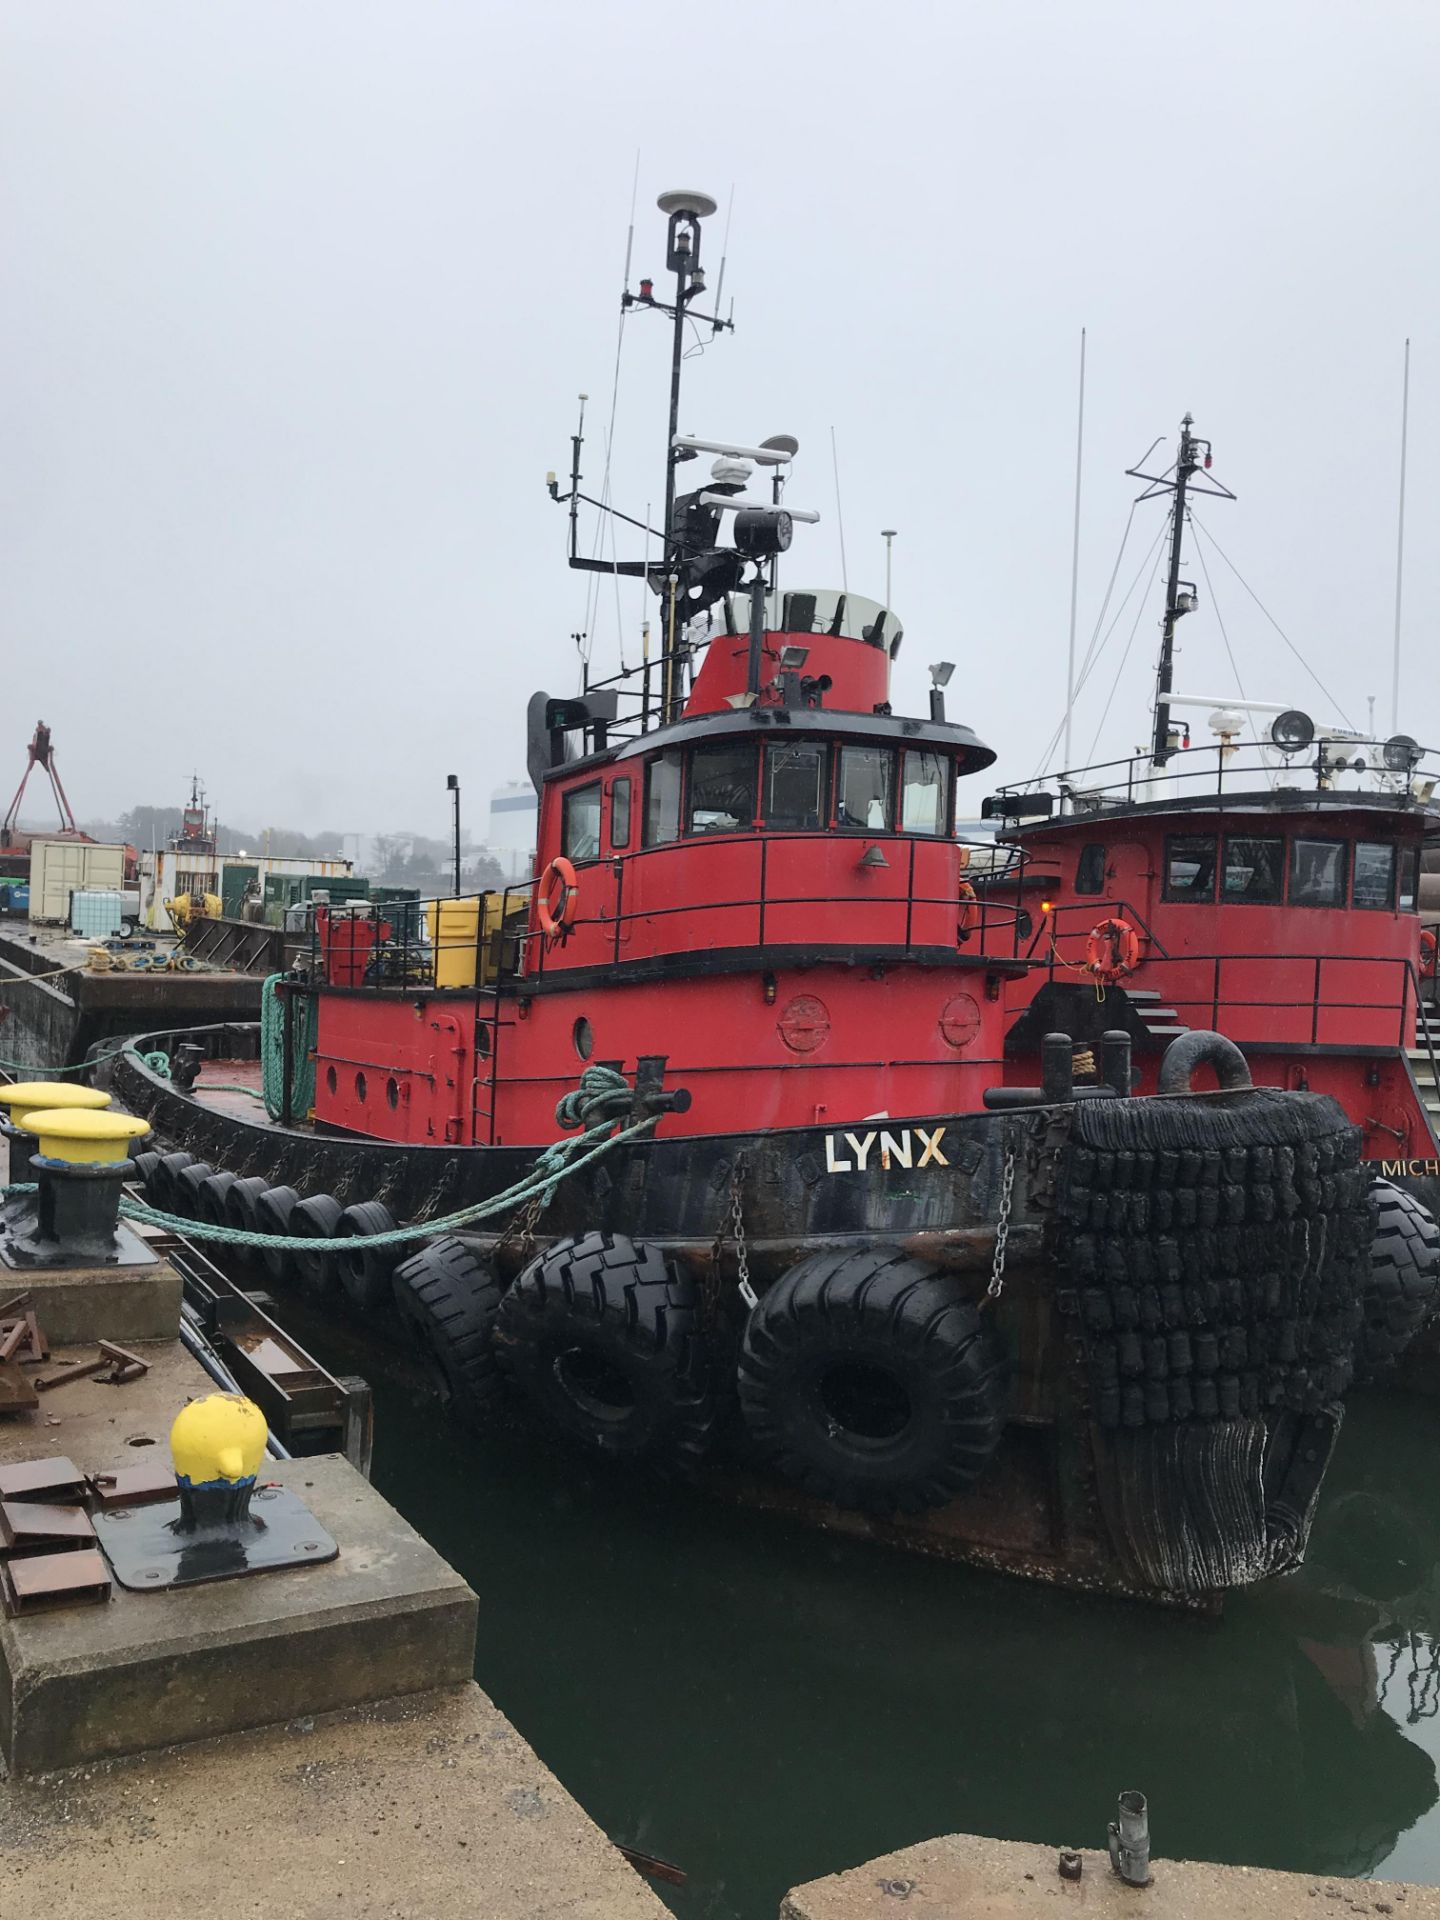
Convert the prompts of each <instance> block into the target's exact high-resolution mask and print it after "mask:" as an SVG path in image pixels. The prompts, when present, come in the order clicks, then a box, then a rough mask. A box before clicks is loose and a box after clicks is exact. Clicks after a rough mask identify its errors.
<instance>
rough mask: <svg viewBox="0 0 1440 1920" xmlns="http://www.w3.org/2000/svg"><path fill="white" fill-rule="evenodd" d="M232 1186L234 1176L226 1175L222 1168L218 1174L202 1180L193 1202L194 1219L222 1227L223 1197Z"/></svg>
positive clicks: (223, 1220)
mask: <svg viewBox="0 0 1440 1920" xmlns="http://www.w3.org/2000/svg"><path fill="white" fill-rule="evenodd" d="M234 1184H235V1176H234V1174H233V1173H227V1172H226V1171H225V1170H224V1168H223V1167H222V1168H221V1170H220V1172H219V1173H212V1174H211V1175H210V1177H209V1179H208V1180H203V1181H202V1182H201V1184H200V1191H199V1194H198V1195H197V1197H196V1202H195V1212H196V1217H197V1218H198V1219H201V1220H204V1221H206V1222H207V1223H208V1224H209V1225H210V1226H212V1227H223V1226H224V1225H225V1224H226V1222H225V1196H226V1194H227V1193H228V1192H229V1191H230V1189H231V1187H233V1186H234Z"/></svg>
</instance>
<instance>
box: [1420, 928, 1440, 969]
mask: <svg viewBox="0 0 1440 1920" xmlns="http://www.w3.org/2000/svg"><path fill="white" fill-rule="evenodd" d="M1437 957H1440V940H1437V938H1436V934H1435V929H1434V928H1433V927H1422V928H1421V929H1420V971H1421V973H1423V974H1424V975H1425V977H1426V979H1427V980H1433V979H1434V977H1435V963H1436V959H1437Z"/></svg>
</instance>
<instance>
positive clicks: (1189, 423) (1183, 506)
mask: <svg viewBox="0 0 1440 1920" xmlns="http://www.w3.org/2000/svg"><path fill="white" fill-rule="evenodd" d="M1194 424H1195V422H1194V418H1193V416H1192V415H1190V414H1188V413H1187V414H1186V416H1185V418H1184V419H1183V420H1182V421H1181V422H1180V447H1179V451H1178V452H1177V454H1176V456H1175V465H1174V466H1173V467H1172V468H1171V470H1170V472H1169V473H1166V474H1151V473H1145V472H1143V471H1142V470H1141V468H1139V467H1127V468H1126V470H1125V471H1126V472H1127V473H1128V474H1129V475H1130V476H1131V478H1132V479H1136V480H1145V481H1147V482H1148V483H1149V484H1148V486H1147V487H1146V490H1145V492H1144V493H1142V494H1140V495H1139V496H1138V498H1139V499H1141V500H1153V499H1155V498H1156V497H1157V496H1158V495H1159V494H1162V493H1168V494H1170V495H1171V496H1172V498H1171V502H1170V565H1169V569H1168V571H1167V572H1166V576H1165V616H1164V619H1163V620H1162V621H1161V624H1160V660H1159V664H1158V666H1157V667H1156V670H1155V710H1154V722H1153V727H1152V731H1151V742H1150V760H1151V764H1152V765H1153V766H1155V767H1163V766H1165V764H1166V763H1167V761H1168V760H1169V759H1170V756H1171V755H1172V754H1173V753H1174V751H1175V747H1174V745H1173V736H1172V734H1171V731H1170V694H1171V691H1172V690H1173V688H1174V685H1175V625H1176V622H1177V621H1178V620H1181V619H1183V618H1184V616H1185V615H1186V614H1187V613H1193V612H1194V611H1195V608H1196V606H1197V604H1198V602H1199V595H1198V594H1197V592H1196V590H1195V583H1194V581H1193V580H1182V579H1181V578H1180V566H1181V547H1182V544H1183V542H1184V539H1185V522H1186V516H1187V514H1188V512H1189V507H1188V496H1189V495H1190V494H1191V493H1192V492H1199V493H1207V494H1210V495H1212V496H1214V497H1215V498H1217V499H1221V500H1233V499H1234V498H1235V496H1234V494H1233V493H1231V491H1230V489H1229V488H1228V487H1224V486H1222V485H1221V484H1220V482H1219V481H1218V480H1215V479H1213V478H1212V479H1211V480H1210V482H1209V484H1208V485H1201V486H1197V485H1195V483H1194V475H1195V474H1196V473H1197V472H1198V471H1200V470H1202V469H1203V470H1204V471H1205V472H1207V473H1208V471H1209V467H1210V458H1211V455H1210V442H1209V441H1208V440H1202V439H1201V438H1200V437H1199V436H1198V435H1197V434H1193V433H1192V432H1191V431H1190V429H1191V428H1192V427H1193V426H1194Z"/></svg>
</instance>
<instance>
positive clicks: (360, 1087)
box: [355, 1073, 366, 1100]
mask: <svg viewBox="0 0 1440 1920" xmlns="http://www.w3.org/2000/svg"><path fill="white" fill-rule="evenodd" d="M365 1094H366V1084H365V1076H364V1074H363V1073H357V1074H356V1076H355V1098H356V1099H357V1100H364V1098H365Z"/></svg>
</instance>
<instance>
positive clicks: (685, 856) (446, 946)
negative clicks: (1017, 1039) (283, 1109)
mask: <svg viewBox="0 0 1440 1920" xmlns="http://www.w3.org/2000/svg"><path fill="white" fill-rule="evenodd" d="M662 206H664V208H665V211H666V212H667V213H668V214H669V217H670V225H669V237H668V250H669V264H670V266H671V268H672V270H673V271H674V272H675V275H676V285H677V295H676V299H675V302H674V304H673V305H665V304H664V303H662V302H660V301H659V300H657V299H656V298H655V294H654V290H653V285H652V283H650V282H642V283H641V292H640V293H639V295H635V296H632V295H630V294H628V293H627V294H626V296H625V300H626V305H627V307H629V308H633V309H636V310H637V311H638V310H654V311H659V312H661V313H663V314H666V315H668V316H670V317H671V318H672V319H673V322H674V342H675V348H674V357H673V368H672V387H671V408H670V433H669V437H668V441H667V464H666V472H667V500H666V507H665V517H664V528H663V536H657V538H659V539H660V547H659V548H658V549H657V551H658V553H659V555H660V557H657V559H656V560H655V561H653V562H651V563H646V562H644V561H625V560H622V561H618V562H612V561H596V560H593V559H587V558H585V557H584V556H582V555H581V553H580V552H579V543H578V538H577V535H576V522H577V515H578V511H579V508H580V506H581V504H582V503H584V504H594V505H598V504H599V503H598V502H590V501H589V500H588V498H587V496H586V495H584V494H583V493H582V492H581V490H580V482H581V473H580V457H581V444H582V443H581V437H580V435H579V434H578V433H577V435H576V436H575V440H574V458H573V463H572V472H571V475H570V486H569V490H568V492H566V493H565V494H563V495H562V494H561V492H560V489H559V485H558V483H557V481H556V480H555V478H554V476H553V475H552V476H551V481H550V488H551V492H552V494H553V495H554V497H555V498H556V499H557V500H562V501H563V503H564V504H566V505H567V506H568V509H569V515H570V525H571V560H572V564H573V565H575V566H577V567H582V568H591V569H598V570H601V571H605V572H616V573H622V574H630V575H633V576H643V577H645V578H647V579H648V581H649V583H650V585H651V586H652V587H653V588H654V590H655V591H656V593H657V595H658V596H659V610H660V625H661V630H662V632H661V643H660V646H659V649H658V650H657V654H656V657H655V658H654V660H653V662H650V661H647V664H646V665H645V666H644V667H643V668H642V669H640V670H638V671H636V672H632V673H630V674H621V675H619V676H617V677H616V678H615V679H613V680H609V681H595V682H592V681H590V680H589V679H588V670H587V676H586V680H585V683H584V685H583V686H582V689H581V692H580V693H579V695H577V696H576V697H575V698H570V699H552V698H550V697H548V696H546V695H544V694H537V695H536V696H535V698H534V700H532V702H531V707H530V746H529V759H530V772H531V775H532V777H533V778H534V780H535V783H536V786H537V788H538V789H539V794H540V812H539V847H538V854H537V863H536V865H537V875H538V884H535V885H533V886H526V887H524V888H516V889H515V890H514V893H513V895H507V896H506V897H505V898H504V900H503V901H502V900H501V899H500V898H498V897H493V896H492V897H491V899H490V900H489V901H488V902H487V903H485V904H484V905H483V906H481V905H479V904H478V903H474V902H472V903H470V904H469V908H468V913H467V912H466V911H465V910H464V908H463V905H462V903H456V904H455V907H454V909H453V911H450V912H448V913H447V912H446V911H445V903H440V906H439V907H438V908H437V910H436V911H435V912H434V914H433V915H432V922H433V924H432V926H431V928H430V930H429V931H430V936H431V938H430V940H429V941H428V942H426V941H424V940H423V939H422V938H421V937H420V934H421V930H420V929H419V928H416V927H411V928H408V929H407V928H403V927H401V926H399V925H398V923H396V922H395V921H394V919H393V917H392V920H391V921H390V922H387V923H386V924H385V925H384V926H383V927H382V926H380V925H378V924H377V923H376V921H375V917H374V915H373V914H370V915H369V916H368V919H367V918H366V917H365V916H364V915H362V920H364V924H363V926H362V925H357V924H356V921H355V916H353V915H351V916H348V923H347V918H342V917H339V916H334V917H332V916H326V917H325V918H324V919H323V920H322V925H321V946H322V948H323V953H322V955H321V956H319V959H318V965H319V967H320V971H321V978H322V980H323V982H324V984H325V986H326V988H327V989H328V990H327V991H325V992H323V993H322V994H320V995H319V997H318V1044H317V1047H316V1060H317V1067H318V1074H317V1087H316V1099H315V1111H316V1118H317V1120H318V1121H319V1122H320V1123H321V1125H323V1126H329V1127H333V1128H337V1129H344V1130H346V1131H350V1132H357V1133H363V1134H368V1135H370V1136H372V1137H380V1138H385V1139H393V1140H396V1141H403V1142H407V1143H423V1142H435V1143H453V1144H456V1145H464V1146H472V1145H476V1146H478V1145H508V1146H515V1145H521V1144H527V1143H537V1142H543V1141H546V1140H548V1139H550V1138H551V1137H552V1136H553V1132H554V1112H555V1105H556V1100H557V1097H558V1096H559V1095H560V1094H562V1093H564V1092H565V1090H566V1089H567V1088H569V1087H571V1086H573V1084H574V1082H575V1078H576V1076H577V1074H578V1073H579V1071H580V1070H581V1068H582V1066H583V1065H584V1064H585V1063H586V1062H587V1061H591V1060H594V1061H596V1062H617V1063H618V1062H625V1063H627V1065H628V1064H629V1063H633V1062H635V1061H636V1060H639V1059H643V1058H646V1057H651V1058H653V1057H656V1056H663V1057H665V1058H666V1059H667V1060H668V1062H669V1068H668V1071H669V1072H670V1074H671V1075H672V1076H673V1075H683V1076H684V1077H685V1079H686V1082H687V1084H688V1086H689V1087H690V1088H691V1089H692V1090H693V1093H694V1100H695V1111H694V1113H693V1115H692V1116H691V1117H690V1118H688V1119H687V1118H686V1117H685V1116H684V1115H682V1114H672V1115H670V1116H669V1117H667V1119H666V1121H665V1123H664V1131H665V1132H666V1133H668V1134H675V1133H683V1132H685V1131H687V1130H691V1129H692V1128H695V1129H698V1130H700V1131H704V1132H706V1133H717V1132H724V1131H726V1130H728V1129H735V1128H742V1127H743V1128H777V1127H787V1126H814V1125H825V1126H836V1127H840V1128H842V1129H850V1130H855V1129H858V1131H856V1132H855V1138H854V1142H853V1144H851V1145H850V1146H848V1147H843V1148H839V1149H836V1151H837V1153H842V1154H844V1153H848V1154H849V1155H850V1157H851V1158H852V1160H855V1161H856V1162H857V1163H858V1164H859V1165H861V1166H862V1167H863V1165H864V1162H865V1160H866V1159H867V1158H868V1155H869V1154H870V1153H871V1152H872V1151H873V1152H876V1153H891V1152H893V1153H895V1154H897V1155H900V1156H904V1155H905V1154H908V1153H920V1152H923V1151H924V1150H925V1149H924V1148H923V1146H919V1145H917V1144H916V1143H914V1142H912V1141H910V1140H909V1139H908V1137H905V1138H901V1137H900V1136H899V1135H897V1134H896V1132H895V1129H893V1128H892V1129H890V1130H889V1133H888V1134H887V1133H886V1131H885V1129H884V1128H883V1127H882V1125H881V1124H880V1123H881V1122H882V1121H883V1120H884V1119H885V1118H887V1117H888V1116H890V1115H905V1114H912V1115H914V1114H919V1115H922V1116H923V1115H926V1114H934V1113H936V1112H940V1113H945V1112H952V1113H953V1112H963V1111H975V1110H978V1109H979V1108H980V1107H981V1106H982V1103H983V1096H984V1093H985V1091H986V1089H987V1088H990V1087H994V1086H995V1085H997V1084H998V1083H999V1081H1000V1080H1001V1079H1002V1077H1003V1063H1002V1043H1003V1038H1004V1031H1005V1022H1006V1009H1005V1005H1004V998H1003V989H1004V982H1005V980H1006V978H1007V977H1009V976H1012V975H1014V974H1017V973H1019V972H1020V971H1021V970H1022V969H1021V967H1020V965H1019V964H1018V963H1017V961H1016V960H1015V958H1014V955H1013V953H1011V954H1006V955H994V956H987V955H986V954H985V953H983V952H982V951H981V950H980V947H979V944H978V943H971V944H964V943H961V942H959V941H958V940H957V932H958V930H959V921H960V918H961V917H962V914H963V915H969V914H972V913H973V912H974V908H973V906H972V904H971V900H972V898H973V896H972V895H971V889H970V887H969V885H968V883H967V880H966V867H967V865H968V862H969V859H970V852H969V849H967V848H966V847H964V846H962V845H961V844H960V843H959V842H958V841H957V839H956V837H955V831H954V822H955V783H956V781H957V779H959V778H960V777H961V776H963V775H966V774H971V773H976V772H979V771H981V770H982V769H984V768H985V767H988V766H989V765H990V764H991V763H992V762H993V760H994V757H995V756H994V754H993V753H992V752H991V751H990V750H989V748H987V747H985V746H984V745H983V744H982V743H981V742H980V741H979V740H978V739H977V738H976V737H975V735H974V734H973V733H972V732H971V731H970V730H969V728H968V727H965V726H962V725H958V724H956V723H954V722H952V721H950V720H948V719H947V718H946V716H945V709H944V695H943V693H942V692H941V691H940V689H939V687H938V686H937V688H936V689H935V691H934V692H933V693H932V695H931V700H930V713H929V715H928V717H927V718H924V719H908V718H902V717H900V716H898V715H896V714H893V713H892V712H891V710H890V669H891V662H892V661H893V659H894V658H895V655H896V654H897V652H898V651H899V648H900V644H901V638H902V635H901V630H900V628H899V627H898V626H897V625H896V623H895V620H894V616H893V615H892V613H891V612H890V611H889V609H887V608H885V607H883V606H880V605H879V604H878V603H876V602H875V601H872V600H867V599H864V598H862V597H860V596H859V595H856V594H849V593H844V592H834V591H824V590H814V591H811V590H803V589H800V588H791V587H788V586H787V587H786V588H785V589H783V590H782V588H781V586H780V583H779V579H778V572H779V567H780V564H781V556H782V555H783V554H784V553H785V551H786V550H787V549H788V547H789V544H790V539H791V533H792V525H793V523H794V522H795V521H797V520H799V521H802V522H803V521H805V520H814V519H816V518H818V516H817V515H815V514H813V513H806V512H804V511H803V510H792V509H789V508H788V507H787V506H786V505H785V504H784V498H783V490H784V477H785V474H786V472H787V471H788V467H789V464H790V462H791V459H792V457H793V455H794V453H795V452H796V450H797V448H796V442H795V441H794V440H793V439H790V438H789V437H788V436H783V435H782V436H776V437H775V438H773V439H771V440H769V441H766V442H765V443H764V444H763V445H761V446H759V447H747V446H741V445H736V444H735V443H733V442H725V441H699V440H696V439H694V438H691V437H687V436H684V435H681V434H679V433H678V432H677V431H676V422H677V404H678V391H679V387H678V381H679V370H680V358H681V353H682V341H683V337H684V330H685V329H686V328H687V327H688V326H691V325H694V324H697V323H703V324H705V325H707V326H710V327H713V328H715V329H716V330H719V328H721V327H723V326H726V325H728V323H727V322H724V321H721V320H720V319H718V317H716V316H711V315H701V314H699V313H697V312H696V310H695V308H694V306H693V304H692V303H693V301H694V298H695V296H696V295H697V294H698V293H700V292H701V291H702V290H703V287H704V279H703V276H702V274H701V273H700V271H699V267H698V249H699V235H700V228H699V220H700V218H701V217H703V214H704V213H705V211H707V209H708V208H709V206H710V203H709V202H708V201H706V200H705V198H704V196H697V195H693V194H681V195H674V196H666V197H665V200H663V201H662ZM707 456H715V457H714V458H713V463H710V462H709V461H708V460H707V464H708V466H709V471H708V477H707V478H704V479H701V480H700V481H699V484H697V485H695V486H693V487H692V488H691V489H690V490H688V491H683V492H682V491H680V489H679V487H678V484H677V477H678V476H679V475H680V474H681V473H682V472H684V471H685V469H686V468H687V467H688V466H689V465H690V464H691V463H693V462H696V461H697V460H700V459H701V458H705V457H707ZM702 472H703V469H702ZM757 479H763V480H765V481H768V483H769V484H768V485H767V486H765V488H764V493H765V494H766V495H768V497H764V498H752V497H750V496H749V495H747V493H746V487H747V485H751V486H753V485H754V484H755V482H756V480H757ZM617 517H619V518H621V519H623V518H624V516H617ZM652 673H653V679H652ZM942 677H943V676H942ZM962 903H963V904H962ZM427 948H428V949H430V950H426V949H427ZM377 988H378V989H380V990H379V991H378V992H377V991H376V989H377ZM417 989H423V990H417ZM867 1121H874V1122H875V1123H876V1124H875V1125H874V1126H873V1127H870V1126H868V1125H862V1124H861V1123H862V1122H867ZM887 1140H888V1142H889V1144H887ZM932 1151H937V1152H943V1149H932ZM907 1164H908V1163H907Z"/></svg>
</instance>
